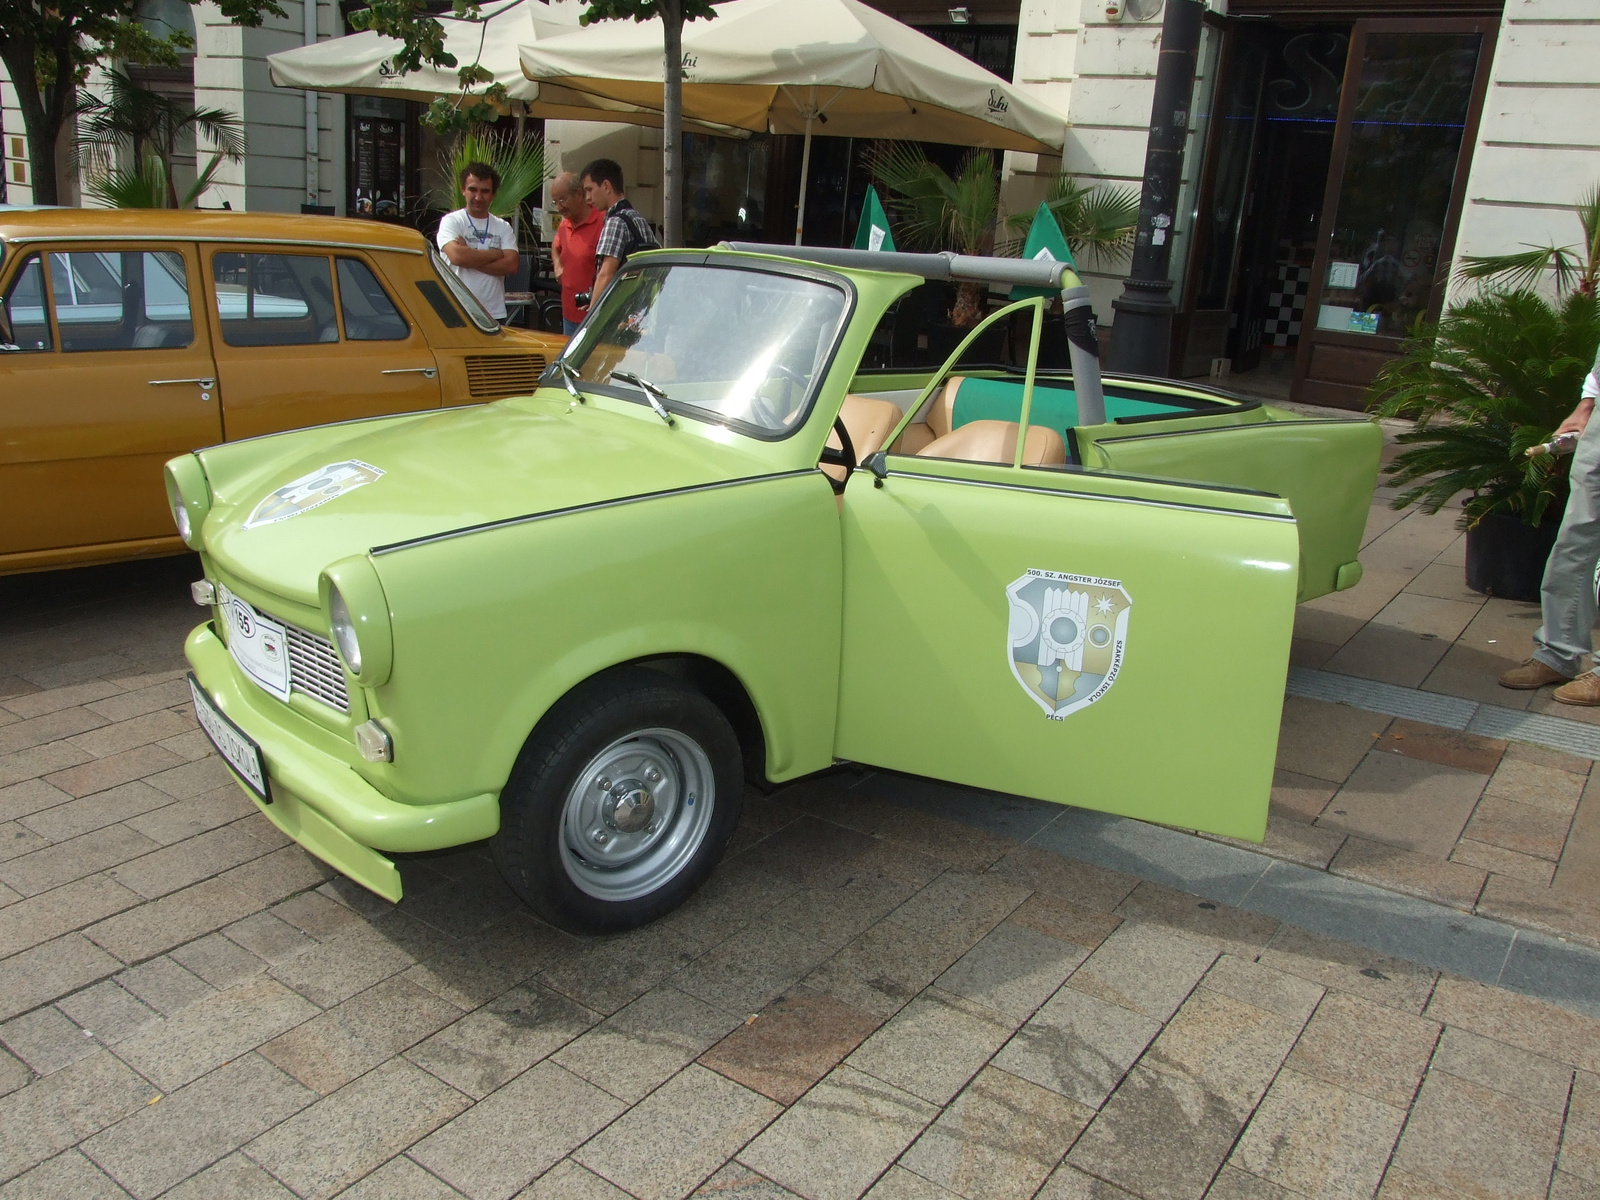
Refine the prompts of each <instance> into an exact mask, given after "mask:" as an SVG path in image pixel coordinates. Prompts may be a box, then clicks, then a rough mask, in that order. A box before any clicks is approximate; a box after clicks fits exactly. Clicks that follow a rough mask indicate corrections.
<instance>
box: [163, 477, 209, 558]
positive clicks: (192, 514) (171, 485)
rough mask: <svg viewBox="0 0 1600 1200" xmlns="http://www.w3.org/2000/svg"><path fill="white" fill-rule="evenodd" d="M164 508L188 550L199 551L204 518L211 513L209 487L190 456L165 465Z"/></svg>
mask: <svg viewBox="0 0 1600 1200" xmlns="http://www.w3.org/2000/svg"><path fill="white" fill-rule="evenodd" d="M163 474H164V475H165V476H166V485H167V507H168V509H169V510H170V511H171V513H172V523H173V525H174V526H176V528H177V531H178V536H179V537H180V538H182V539H183V544H184V545H186V546H188V547H189V549H191V550H200V549H202V548H203V546H202V543H203V542H204V540H205V539H204V533H205V523H206V515H207V514H208V513H210V511H211V484H210V481H209V480H207V479H206V471H205V468H204V467H203V466H201V465H200V460H199V458H197V457H196V456H195V455H193V454H183V455H179V456H178V457H177V458H174V459H172V460H171V461H170V462H168V463H167V465H166V469H165V471H164V472H163Z"/></svg>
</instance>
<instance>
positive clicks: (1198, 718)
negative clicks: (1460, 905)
mask: <svg viewBox="0 0 1600 1200" xmlns="http://www.w3.org/2000/svg"><path fill="white" fill-rule="evenodd" d="M886 465H887V473H886V475H885V477H884V478H883V479H882V480H881V481H880V480H878V479H876V478H874V476H873V475H872V474H871V473H870V472H868V471H857V472H856V473H855V474H854V475H852V476H851V478H850V481H849V484H848V486H847V488H846V490H845V494H844V503H843V513H842V515H843V546H844V633H843V642H842V653H841V676H840V689H839V697H840V699H839V724H838V730H839V732H838V738H837V743H836V754H837V755H838V757H840V758H844V759H851V760H854V761H856V762H861V763H867V764H871V765H874V766H880V767H886V768H891V769H895V770H901V771H908V772H913V773H915V774H919V775H928V776H933V777H935V778H939V779H948V780H952V781H954V782H958V783H963V784H969V785H971V786H974V787H982V788H990V789H993V790H995V791H1001V792H1011V793H1014V794H1019V795H1024V796H1032V797H1036V798H1038V799H1041V800H1052V801H1057V802H1060V803H1066V804H1074V805H1078V806H1081V807H1084V808H1093V809H1099V810H1102V811H1105V812H1112V813H1118V814H1121V815H1124V816H1130V817H1138V818H1141V819H1143V820H1148V821H1158V822H1161V823H1163V824H1167V825H1176V826H1180V827H1183V828H1186V829H1199V830H1203V831H1206V832H1210V833H1219V834H1226V835H1229V836H1233V837H1242V838H1253V839H1259V838H1260V837H1261V836H1262V835H1263V832H1264V830H1265V827H1266V813H1267V800H1268V796H1269V795H1270V791H1271V780H1272V764H1273V756H1274V752H1275V750H1276V746H1277V738H1278V717H1279V710H1280V708H1281V705H1282V703H1283V687H1284V680H1285V676H1286V674H1287V670H1288V655H1289V637H1290V631H1291V627H1292V624H1293V615H1294V593H1295V562H1296V557H1297V542H1296V533H1295V524H1294V521H1293V519H1292V517H1291V516H1290V514H1289V506H1288V505H1287V504H1286V503H1285V502H1284V501H1282V500H1281V499H1278V498H1276V497H1267V496H1258V495H1252V494H1241V493H1230V492H1226V491H1219V490H1214V489H1209V488H1204V487H1194V486H1183V485H1178V484H1168V483H1160V482H1149V481H1143V480H1129V479H1122V478H1116V477H1111V476H1103V475H1097V474H1091V473H1087V472H1082V473H1080V472H1070V473H1069V472H1062V471H1047V470H1029V469H1026V468H1013V467H1004V466H998V465H984V464H976V463H967V462H953V461H941V460H937V459H927V458H916V457H902V456H889V457H888V458H887V460H886ZM880 483H881V486H879V485H880Z"/></svg>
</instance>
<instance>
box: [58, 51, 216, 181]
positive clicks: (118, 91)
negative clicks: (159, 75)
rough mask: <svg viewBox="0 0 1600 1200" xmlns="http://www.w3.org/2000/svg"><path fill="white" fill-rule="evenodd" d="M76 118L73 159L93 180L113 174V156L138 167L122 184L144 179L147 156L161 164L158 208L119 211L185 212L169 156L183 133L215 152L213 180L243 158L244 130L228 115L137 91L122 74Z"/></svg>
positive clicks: (113, 73) (111, 78) (110, 80)
mask: <svg viewBox="0 0 1600 1200" xmlns="http://www.w3.org/2000/svg"><path fill="white" fill-rule="evenodd" d="M78 114H79V125H78V130H79V132H78V143H77V149H78V154H79V156H80V157H81V158H82V160H83V161H84V162H86V163H87V164H88V165H89V168H90V170H91V171H93V172H95V173H96V174H98V175H100V176H102V177H105V178H110V177H111V176H112V175H113V174H116V173H117V172H115V170H114V163H115V161H116V158H117V154H118V151H120V150H123V149H127V150H129V151H131V153H132V158H133V161H134V162H135V163H138V164H140V165H139V166H138V167H136V168H135V169H134V170H133V171H132V172H122V173H121V175H122V176H123V177H125V178H127V179H133V178H145V177H147V175H148V172H146V171H145V170H144V165H143V164H144V161H145V159H146V157H147V156H149V155H152V154H153V155H155V156H156V158H157V159H158V160H159V161H160V164H161V174H162V178H163V179H164V180H165V181H166V186H167V191H166V196H165V199H164V200H163V201H162V203H161V204H159V205H144V204H118V205H116V207H118V208H149V207H156V208H169V207H170V208H187V207H188V206H189V204H188V203H181V204H180V203H179V200H178V194H177V190H176V188H175V186H174V184H173V172H172V159H173V155H174V154H176V153H177V148H178V142H179V140H180V139H181V138H182V136H183V135H184V134H185V133H187V132H190V131H193V132H194V133H196V134H204V135H205V137H206V138H208V139H209V140H210V142H211V144H212V145H213V146H214V147H216V155H217V162H216V164H214V165H213V167H212V168H211V173H212V174H215V168H216V165H220V163H221V161H222V160H224V159H226V160H228V161H230V162H238V161H240V160H241V159H243V158H244V152H245V137H244V124H243V122H241V121H240V120H239V118H238V117H237V116H235V115H234V114H233V113H231V112H228V111H227V110H226V109H221V108H196V107H195V106H194V105H193V104H185V103H183V102H182V101H179V100H174V99H173V98H172V97H170V96H167V95H164V94H163V93H161V92H157V91H153V90H151V89H150V88H144V87H140V86H139V85H138V84H136V83H134V82H133V81H132V80H131V79H129V78H128V77H127V76H126V75H125V74H123V73H122V72H121V71H117V70H113V71H110V72H108V74H107V88H106V95H105V96H104V97H99V96H91V97H88V98H86V99H85V100H84V101H83V102H82V103H81V104H79V106H78ZM201 190H202V191H204V190H205V189H204V188H202V189H201ZM190 203H192V201H190Z"/></svg>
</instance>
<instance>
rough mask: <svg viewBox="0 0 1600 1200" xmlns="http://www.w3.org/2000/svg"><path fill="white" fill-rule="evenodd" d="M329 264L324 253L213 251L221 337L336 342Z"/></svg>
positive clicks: (259, 342)
mask: <svg viewBox="0 0 1600 1200" xmlns="http://www.w3.org/2000/svg"><path fill="white" fill-rule="evenodd" d="M330 267H331V264H330V263H329V261H328V259H327V258H326V257H324V256H322V255H316V256H312V255H309V254H239V253H235V252H233V251H228V252H225V253H218V254H215V255H213V256H212V258H211V275H212V278H213V279H214V280H215V282H216V293H217V317H218V319H219V321H220V322H221V324H222V340H223V341H224V342H226V343H227V344H228V345H230V346H304V345H311V344H315V343H317V342H337V341H338V340H339V323H338V321H337V320H336V319H335V318H334V312H333V272H332V270H331V269H330Z"/></svg>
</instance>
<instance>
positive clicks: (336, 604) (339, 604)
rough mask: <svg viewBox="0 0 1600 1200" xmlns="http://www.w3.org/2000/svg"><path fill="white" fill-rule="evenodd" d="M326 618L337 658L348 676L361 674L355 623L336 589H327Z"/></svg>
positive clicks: (348, 607)
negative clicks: (347, 669) (331, 631)
mask: <svg viewBox="0 0 1600 1200" xmlns="http://www.w3.org/2000/svg"><path fill="white" fill-rule="evenodd" d="M328 618H329V622H330V623H331V624H332V626H333V640H334V642H335V643H336V644H337V645H338V647H339V656H340V657H341V658H343V659H344V665H345V666H347V667H349V668H350V674H352V675H359V674H361V643H360V642H359V641H358V640H357V639H356V623H355V621H354V620H353V619H351V616H350V606H349V605H348V604H346V603H345V602H344V597H343V596H341V595H340V594H339V589H338V588H329V589H328Z"/></svg>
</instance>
